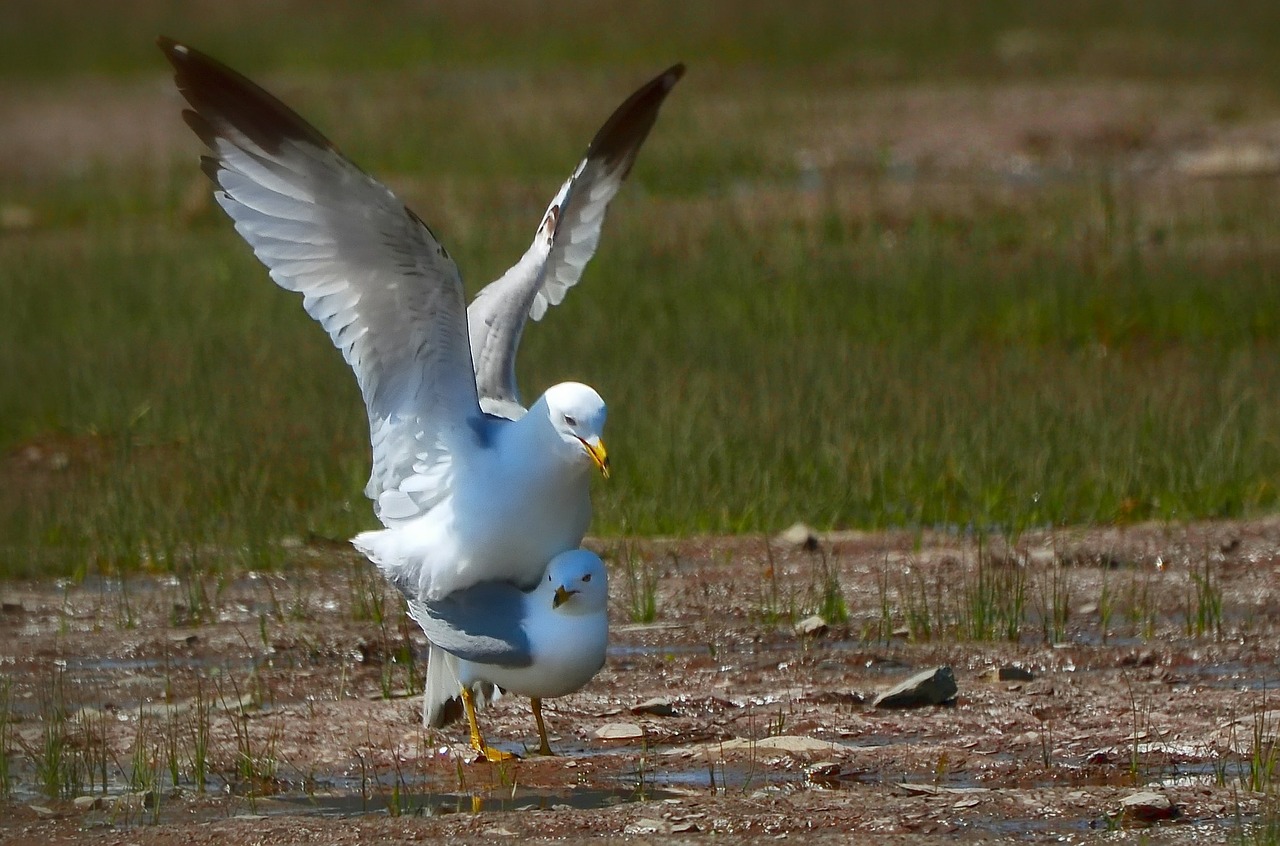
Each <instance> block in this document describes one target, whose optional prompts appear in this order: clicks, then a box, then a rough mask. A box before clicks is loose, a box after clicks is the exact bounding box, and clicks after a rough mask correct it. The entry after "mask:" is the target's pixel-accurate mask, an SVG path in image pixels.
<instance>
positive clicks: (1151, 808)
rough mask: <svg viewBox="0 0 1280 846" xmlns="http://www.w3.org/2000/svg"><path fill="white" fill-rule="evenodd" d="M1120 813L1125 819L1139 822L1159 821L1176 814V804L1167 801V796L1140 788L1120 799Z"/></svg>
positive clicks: (1168, 818) (1171, 817) (1169, 818)
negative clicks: (1140, 789) (1136, 791)
mask: <svg viewBox="0 0 1280 846" xmlns="http://www.w3.org/2000/svg"><path fill="white" fill-rule="evenodd" d="M1120 813H1121V814H1123V815H1124V818H1125V819H1127V820H1138V821H1139V822H1159V821H1160V820H1171V819H1173V818H1174V817H1176V816H1178V813H1179V810H1178V806H1177V805H1175V804H1173V803H1172V802H1170V801H1169V797H1168V796H1165V795H1164V794H1163V793H1157V792H1155V791H1154V790H1142V791H1139V792H1138V793H1131V794H1129V795H1128V796H1126V797H1124V798H1123V799H1121V800H1120Z"/></svg>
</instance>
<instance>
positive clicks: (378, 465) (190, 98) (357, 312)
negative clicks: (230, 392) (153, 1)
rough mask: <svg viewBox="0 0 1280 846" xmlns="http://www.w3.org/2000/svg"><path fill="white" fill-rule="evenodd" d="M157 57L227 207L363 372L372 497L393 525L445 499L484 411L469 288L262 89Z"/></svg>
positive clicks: (180, 57)
mask: <svg viewBox="0 0 1280 846" xmlns="http://www.w3.org/2000/svg"><path fill="white" fill-rule="evenodd" d="M158 43H159V46H160V49H161V50H163V51H164V54H165V56H166V57H168V59H169V61H170V62H171V63H172V64H173V67H174V69H175V70H176V72H177V73H176V75H175V79H176V81H177V84H178V89H179V90H180V91H181V92H182V95H183V96H184V97H185V98H186V99H187V102H188V103H190V105H191V108H190V109H189V110H187V111H185V112H184V113H183V115H184V117H185V118H186V121H187V123H188V124H189V125H190V126H191V128H192V129H193V130H194V131H195V133H196V134H197V135H198V136H199V137H200V140H202V141H203V142H204V143H205V144H206V145H207V146H208V147H209V149H210V150H212V151H213V156H212V157H206V158H205V159H203V166H204V171H205V173H207V174H208V175H209V177H210V178H211V179H212V180H213V181H214V183H215V184H216V185H217V186H218V190H217V191H216V192H215V196H216V198H217V200H218V203H219V205H221V206H222V208H223V209H224V210H225V211H226V213H227V214H228V215H229V216H230V217H231V219H232V221H233V222H234V223H235V228H236V231H237V232H239V233H240V236H241V237H242V238H244V239H245V241H247V242H248V243H249V246H250V247H252V248H253V252H254V254H255V255H256V256H257V257H258V259H259V260H260V261H262V263H263V264H265V265H266V266H267V268H268V269H269V270H270V272H271V278H272V279H274V280H275V282H276V284H278V285H279V286H280V287H282V288H285V289H287V290H290V291H297V292H299V293H301V294H302V304H303V307H304V308H305V309H306V311H307V313H308V314H310V315H311V317H313V318H314V319H315V320H316V321H318V322H319V323H320V325H322V326H323V327H324V328H325V330H326V331H327V332H328V333H329V337H330V339H331V340H332V341H333V344H334V346H335V347H337V348H338V349H339V350H341V352H342V355H343V357H344V358H345V359H346V360H347V363H348V364H349V365H351V368H352V370H354V371H355V375H356V380H357V381H358V382H359V384H360V391H361V394H362V395H363V396H364V402H365V406H366V407H367V409H368V413H369V429H370V435H371V441H372V445H373V472H372V474H371V475H370V479H369V484H368V486H367V487H366V489H365V493H366V494H368V495H369V497H370V498H371V499H374V501H375V510H376V511H377V512H378V514H379V517H381V518H382V520H383V522H384V523H387V522H388V521H390V520H396V519H400V518H407V517H412V516H415V515H416V514H419V513H421V512H422V511H424V510H426V509H427V508H429V507H430V506H431V505H432V504H433V503H434V502H435V501H437V500H438V499H439V498H440V497H441V496H442V495H443V494H444V492H445V491H446V490H447V487H448V483H449V477H450V473H449V468H450V466H451V463H452V461H453V458H454V457H455V456H456V454H457V453H458V451H459V450H466V449H468V448H470V447H471V446H472V445H473V444H474V440H475V431H476V427H477V425H478V424H477V423H476V421H478V420H480V418H481V413H480V407H479V402H478V398H477V394H476V384H475V379H474V376H473V373H472V363H471V353H470V346H469V344H468V338H467V330H466V312H465V300H464V295H463V290H462V281H461V279H460V278H459V275H458V268H457V266H456V265H455V264H454V262H453V259H451V258H450V257H449V254H448V253H447V252H445V249H444V248H443V247H442V246H440V244H439V242H438V241H437V240H436V238H435V236H434V235H433V234H432V233H431V231H430V230H429V229H428V228H427V226H426V225H425V224H424V223H423V222H422V221H421V220H420V219H419V218H418V217H417V215H415V214H414V213H413V212H412V211H410V210H409V209H408V208H407V207H406V206H405V205H404V204H403V203H401V202H400V201H399V200H398V199H396V197H395V196H394V195H393V194H392V193H391V192H390V191H389V190H388V189H387V188H386V187H384V186H383V185H382V184H380V183H379V182H377V181H376V180H374V179H372V178H371V177H369V176H367V175H366V174H365V173H364V172H362V171H361V170H360V169H359V168H357V167H356V166H355V165H354V164H352V163H351V162H350V161H349V160H347V158H346V157H344V156H343V155H342V153H340V152H339V151H338V149H337V148H336V147H334V146H333V144H331V143H330V142H329V141H328V140H327V139H326V138H325V137H324V136H323V135H321V134H320V133H319V132H318V131H317V130H316V129H315V128H314V127H312V126H311V125H310V124H308V123H307V122H306V121H305V120H303V119H302V118H301V117H299V116H298V115H297V114H296V113H295V112H293V111H292V110H291V109H290V108H289V107H287V106H285V105H284V104H283V103H281V102H280V101H279V100H277V99H276V98H275V97H273V96H272V95H271V94H268V93H267V92H266V91H264V90H263V89H262V88H260V87H258V86H257V85H256V84H254V83H253V82H251V81H250V80H248V79H246V78H245V77H243V76H241V75H240V74H238V73H236V72H235V71H233V70H231V69H230V68H228V67H226V66H225V65H223V64H221V63H219V62H217V61H216V60H214V59H211V58H209V57H208V56H205V55H203V54H202V53H200V52H198V51H196V50H193V49H191V48H190V47H187V46H185V45H182V44H178V43H176V42H174V41H172V40H170V39H167V38H161V39H160V40H159V42H158Z"/></svg>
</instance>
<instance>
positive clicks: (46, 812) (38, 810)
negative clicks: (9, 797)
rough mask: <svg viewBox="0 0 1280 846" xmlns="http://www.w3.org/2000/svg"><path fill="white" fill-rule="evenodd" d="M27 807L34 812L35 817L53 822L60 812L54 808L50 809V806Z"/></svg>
mask: <svg viewBox="0 0 1280 846" xmlns="http://www.w3.org/2000/svg"><path fill="white" fill-rule="evenodd" d="M27 807H28V808H30V809H31V810H32V811H34V812H35V815H36V816H37V817H39V818H40V819H42V820H51V819H53V818H54V817H56V816H58V812H57V811H55V810H54V809H53V808H50V807H49V806H48V805H28V806H27Z"/></svg>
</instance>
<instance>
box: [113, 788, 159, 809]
mask: <svg viewBox="0 0 1280 846" xmlns="http://www.w3.org/2000/svg"><path fill="white" fill-rule="evenodd" d="M155 804H156V794H155V791H154V790H148V791H146V792H145V793H122V794H120V795H119V796H117V797H116V807H117V808H133V809H137V808H152V807H155Z"/></svg>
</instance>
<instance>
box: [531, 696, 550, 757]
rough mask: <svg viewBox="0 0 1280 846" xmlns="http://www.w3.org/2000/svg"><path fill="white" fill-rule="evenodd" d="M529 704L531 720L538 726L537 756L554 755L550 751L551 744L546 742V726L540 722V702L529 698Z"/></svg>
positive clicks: (536, 698)
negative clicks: (530, 706) (531, 709)
mask: <svg viewBox="0 0 1280 846" xmlns="http://www.w3.org/2000/svg"><path fill="white" fill-rule="evenodd" d="M529 704H530V705H532V706H533V719H534V722H536V723H537V724H538V754H539V755H555V754H556V753H554V752H552V751H551V744H550V743H549V742H548V741H547V725H546V723H544V722H543V721H542V700H541V699H539V698H538V697H536V696H531V697H529Z"/></svg>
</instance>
